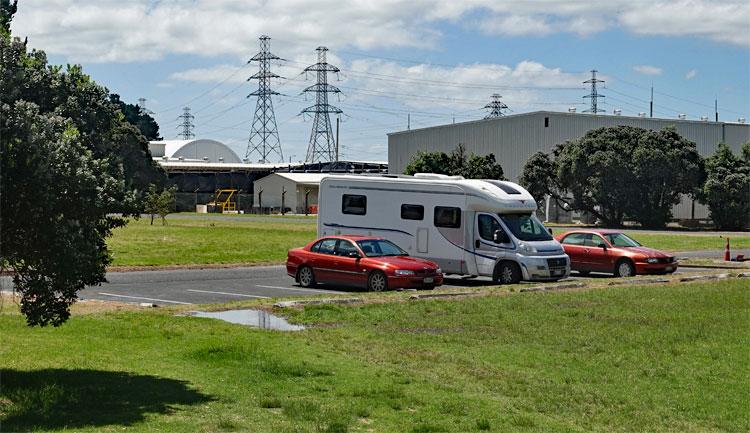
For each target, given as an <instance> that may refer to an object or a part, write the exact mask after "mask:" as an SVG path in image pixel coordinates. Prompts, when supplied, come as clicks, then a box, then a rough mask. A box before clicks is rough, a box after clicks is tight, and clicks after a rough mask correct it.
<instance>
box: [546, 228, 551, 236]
mask: <svg viewBox="0 0 750 433" xmlns="http://www.w3.org/2000/svg"><path fill="white" fill-rule="evenodd" d="M547 231H548V232H549V234H550V236H552V229H551V228H550V227H547Z"/></svg>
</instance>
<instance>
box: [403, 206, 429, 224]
mask: <svg viewBox="0 0 750 433" xmlns="http://www.w3.org/2000/svg"><path fill="white" fill-rule="evenodd" d="M401 219H402V220H419V221H421V220H423V219H424V206H422V205H421V204H402V205H401Z"/></svg>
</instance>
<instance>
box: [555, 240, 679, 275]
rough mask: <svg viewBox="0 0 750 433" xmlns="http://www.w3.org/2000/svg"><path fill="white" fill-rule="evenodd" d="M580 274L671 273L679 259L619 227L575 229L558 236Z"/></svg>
mask: <svg viewBox="0 0 750 433" xmlns="http://www.w3.org/2000/svg"><path fill="white" fill-rule="evenodd" d="M555 238H556V239H557V240H558V241H559V242H560V243H561V244H562V246H563V249H565V254H567V255H568V256H569V257H570V267H571V269H572V270H574V271H578V272H579V273H580V274H583V275H586V274H588V273H589V272H606V273H611V274H614V275H615V276H616V277H630V276H633V275H637V274H671V273H672V272H674V271H676V270H677V260H676V259H675V257H674V256H673V255H671V254H668V253H665V252H662V251H659V250H655V249H653V248H646V247H644V246H642V245H641V244H639V243H638V242H636V241H635V240H633V239H632V238H630V237H628V236H627V235H625V234H624V233H622V232H619V231H617V230H575V231H570V232H567V233H563V234H561V235H558V236H556V237H555Z"/></svg>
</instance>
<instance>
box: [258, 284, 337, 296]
mask: <svg viewBox="0 0 750 433" xmlns="http://www.w3.org/2000/svg"><path fill="white" fill-rule="evenodd" d="M255 287H260V288H262V289H276V290H293V291H295V292H318V293H335V294H342V293H346V292H337V291H334V290H320V289H306V288H304V287H300V288H299V289H295V288H294V287H279V286H261V285H260V284H256V285H255Z"/></svg>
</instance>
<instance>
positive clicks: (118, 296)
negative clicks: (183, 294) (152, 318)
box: [99, 292, 193, 305]
mask: <svg viewBox="0 0 750 433" xmlns="http://www.w3.org/2000/svg"><path fill="white" fill-rule="evenodd" d="M99 294H100V295H104V296H114V297H116V298H128V299H145V300H146V301H156V302H166V303H169V304H183V305H193V304H192V303H191V302H180V301H170V300H167V299H156V298H145V297H143V296H127V295H115V294H114V293H104V292H99Z"/></svg>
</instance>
